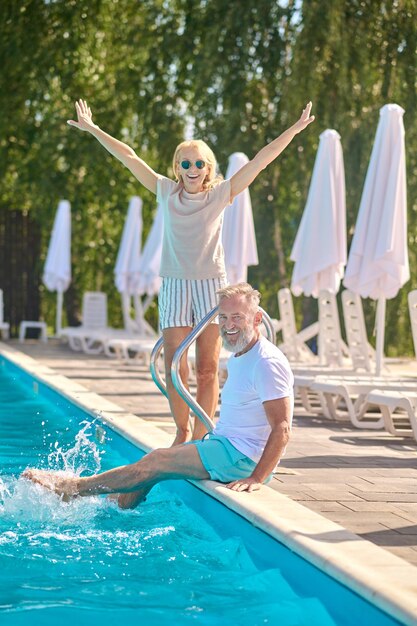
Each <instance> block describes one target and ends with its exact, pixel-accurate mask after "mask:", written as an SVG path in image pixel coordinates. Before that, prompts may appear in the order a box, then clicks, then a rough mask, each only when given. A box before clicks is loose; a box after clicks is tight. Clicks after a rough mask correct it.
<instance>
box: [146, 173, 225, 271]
mask: <svg viewBox="0 0 417 626" xmlns="http://www.w3.org/2000/svg"><path fill="white" fill-rule="evenodd" d="M156 198H157V201H158V202H159V203H160V204H161V206H162V207H163V213H164V239H163V245H162V260H161V269H160V275H161V276H169V277H170V278H188V279H193V280H196V279H199V280H202V279H205V278H224V277H225V276H226V269H225V265H224V252H223V246H222V242H221V230H222V222H223V211H224V209H225V208H226V206H227V205H228V204H230V180H224V181H222V182H221V183H219V184H218V185H216V186H215V187H214V188H213V189H209V190H207V191H200V192H198V193H188V192H187V191H185V189H184V187H183V185H182V184H180V183H175V182H174V181H173V180H170V179H169V178H165V177H164V176H161V177H159V179H158V182H157V193H156Z"/></svg>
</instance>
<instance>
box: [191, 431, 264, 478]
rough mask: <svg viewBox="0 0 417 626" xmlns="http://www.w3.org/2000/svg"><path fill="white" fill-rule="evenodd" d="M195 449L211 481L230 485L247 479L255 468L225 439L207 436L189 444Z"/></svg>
mask: <svg viewBox="0 0 417 626" xmlns="http://www.w3.org/2000/svg"><path fill="white" fill-rule="evenodd" d="M190 443H192V444H194V445H195V447H196V448H197V451H198V454H199V455H200V459H201V462H202V464H203V465H204V468H205V469H206V470H207V472H208V473H209V474H210V478H211V480H217V481H219V482H221V483H231V482H232V481H234V480H240V479H242V478H248V477H249V476H250V475H251V474H252V472H253V470H254V469H255V467H256V463H255V461H252V459H250V458H248V457H247V456H246V455H244V454H242V452H239V450H237V449H236V448H235V447H234V446H232V444H231V443H230V442H229V440H228V439H226V437H222V436H221V435H207V436H206V437H205V438H204V439H202V440H201V441H192V442H190Z"/></svg>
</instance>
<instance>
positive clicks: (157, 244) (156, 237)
mask: <svg viewBox="0 0 417 626" xmlns="http://www.w3.org/2000/svg"><path fill="white" fill-rule="evenodd" d="M163 230H164V214H163V210H162V207H161V206H160V205H158V206H157V209H156V215H155V219H154V221H153V224H152V227H151V230H150V231H149V235H148V237H147V239H146V242H145V245H144V246H143V251H142V256H141V259H140V266H139V267H140V276H139V281H138V290H139V294H140V295H144V294H146V295H147V296H149V297H150V298H153V296H155V295H156V294H157V293H158V292H159V289H160V286H161V282H162V279H161V277H160V276H159V270H160V266H161V255H162V239H163ZM145 310H146V305H145Z"/></svg>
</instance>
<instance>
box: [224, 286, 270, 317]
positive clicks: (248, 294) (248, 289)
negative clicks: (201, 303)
mask: <svg viewBox="0 0 417 626" xmlns="http://www.w3.org/2000/svg"><path fill="white" fill-rule="evenodd" d="M216 293H217V297H218V299H219V302H220V301H221V300H223V299H224V298H226V299H229V298H233V297H234V296H243V297H244V298H245V299H246V301H247V302H248V304H250V305H251V308H252V309H253V311H254V312H255V313H256V311H257V310H258V307H259V302H260V299H261V294H260V293H259V291H258V290H257V289H254V288H253V287H252V286H251V285H249V283H237V285H229V286H228V287H223V289H219V290H218V291H216Z"/></svg>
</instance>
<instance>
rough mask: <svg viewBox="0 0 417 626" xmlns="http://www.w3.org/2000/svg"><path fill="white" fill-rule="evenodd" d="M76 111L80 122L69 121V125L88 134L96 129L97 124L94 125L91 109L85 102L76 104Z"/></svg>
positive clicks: (80, 101)
mask: <svg viewBox="0 0 417 626" xmlns="http://www.w3.org/2000/svg"><path fill="white" fill-rule="evenodd" d="M75 110H76V111H77V118H78V121H77V122H76V121H75V120H68V121H67V124H69V125H70V126H75V128H78V129H79V130H83V131H87V132H88V131H90V130H91V129H92V128H94V127H95V124H94V123H93V114H92V113H91V109H90V107H89V106H88V104H87V102H86V101H85V100H78V102H76V103H75Z"/></svg>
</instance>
